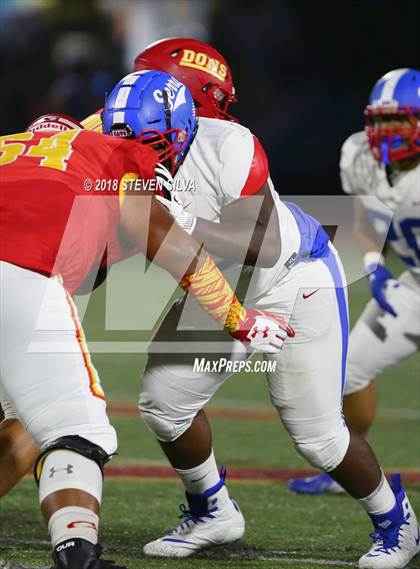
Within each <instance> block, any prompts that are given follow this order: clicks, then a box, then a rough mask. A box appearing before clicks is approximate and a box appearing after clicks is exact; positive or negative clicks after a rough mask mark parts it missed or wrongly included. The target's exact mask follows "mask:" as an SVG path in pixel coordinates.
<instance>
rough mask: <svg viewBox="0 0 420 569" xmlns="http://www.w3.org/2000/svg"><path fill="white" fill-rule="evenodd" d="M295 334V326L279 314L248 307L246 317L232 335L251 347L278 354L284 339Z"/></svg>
mask: <svg viewBox="0 0 420 569" xmlns="http://www.w3.org/2000/svg"><path fill="white" fill-rule="evenodd" d="M294 335H295V331H294V330H293V328H292V327H291V326H290V325H289V324H287V322H286V321H285V320H283V318H282V317H281V316H279V315H278V314H274V313H273V312H268V311H265V310H255V309H253V308H247V310H246V318H245V320H244V322H242V324H241V327H240V328H239V329H238V330H236V331H235V332H232V336H233V337H234V338H236V339H237V340H240V341H241V342H243V343H245V344H249V346H250V347H251V348H253V349H254V350H257V351H259V352H264V353H266V354H276V353H277V352H279V351H280V350H281V349H282V347H283V342H284V340H285V339H286V338H287V337H288V336H290V337H291V338H292V337H293V336H294Z"/></svg>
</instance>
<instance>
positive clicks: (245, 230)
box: [193, 218, 281, 267]
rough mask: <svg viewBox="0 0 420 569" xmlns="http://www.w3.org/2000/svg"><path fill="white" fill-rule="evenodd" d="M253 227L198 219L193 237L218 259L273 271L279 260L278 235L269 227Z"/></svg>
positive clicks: (248, 224)
mask: <svg viewBox="0 0 420 569" xmlns="http://www.w3.org/2000/svg"><path fill="white" fill-rule="evenodd" d="M254 223H255V222H253V221H248V220H242V221H239V220H236V219H235V220H233V219H232V220H226V221H222V222H221V223H214V222H211V221H207V220H205V219H201V218H199V219H197V224H196V226H195V229H194V232H193V237H194V238H195V239H196V240H197V241H199V242H200V243H204V246H205V247H206V249H207V250H208V251H209V252H210V253H211V254H213V255H217V256H218V257H222V258H224V259H232V260H233V261H237V262H240V263H243V264H245V265H251V266H255V265H257V266H259V267H272V266H273V265H275V263H276V262H277V260H278V258H279V256H280V250H281V244H280V236H279V232H277V231H276V229H275V227H272V226H270V224H269V226H268V227H267V226H264V225H263V224H261V223H259V222H257V223H256V224H255V225H254ZM272 225H273V224H272Z"/></svg>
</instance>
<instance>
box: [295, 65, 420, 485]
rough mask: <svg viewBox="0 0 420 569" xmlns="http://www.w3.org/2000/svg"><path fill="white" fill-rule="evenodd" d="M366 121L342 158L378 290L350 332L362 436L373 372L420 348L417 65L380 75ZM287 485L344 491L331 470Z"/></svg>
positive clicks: (351, 405) (350, 372)
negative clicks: (395, 271) (388, 258)
mask: <svg viewBox="0 0 420 569" xmlns="http://www.w3.org/2000/svg"><path fill="white" fill-rule="evenodd" d="M365 121H366V128H365V131H362V132H357V133H355V134H352V135H351V136H350V137H349V138H348V139H347V140H346V142H345V143H344V145H343V148H342V153H341V161H340V171H341V181H342V187H343V190H344V191H345V192H346V193H348V194H353V195H357V196H360V197H359V199H358V201H357V202H356V206H357V207H356V222H357V225H356V227H355V231H354V235H355V238H356V240H357V242H358V244H359V246H360V248H361V250H362V252H363V255H364V265H365V269H366V272H367V273H369V282H370V288H371V292H372V296H373V299H372V300H371V301H370V302H369V304H368V305H367V306H366V308H365V310H364V312H363V314H362V315H361V316H360V318H359V320H358V321H357V323H356V325H355V326H354V328H353V330H352V333H351V335H350V344H349V359H348V363H347V376H346V385H345V389H344V413H345V417H346V421H347V424H348V425H349V427H350V428H353V429H354V430H356V431H357V432H359V433H360V434H362V435H364V436H366V435H367V433H368V431H369V428H370V426H371V425H372V423H373V421H374V418H375V413H376V389H375V383H374V380H375V378H376V377H377V376H378V375H379V374H381V373H382V372H383V371H384V370H385V369H386V368H388V367H389V366H391V365H394V364H396V363H398V362H400V361H401V360H403V359H404V358H406V357H408V356H410V355H412V354H414V353H416V351H418V349H419V341H420V247H419V236H420V122H419V121H420V71H417V70H415V69H395V70H393V71H390V72H389V73H387V74H386V75H384V76H383V77H381V78H380V79H379V80H378V81H377V83H376V84H375V86H374V87H373V89H372V92H371V94H370V97H369V104H368V106H367V107H366V110H365ZM365 196H373V197H375V198H377V200H375V201H372V200H371V199H369V198H367V199H366V197H365ZM384 232H385V236H386V239H387V242H388V243H389V245H390V246H391V247H392V248H393V249H394V251H395V253H396V254H397V255H398V256H399V257H400V259H401V260H402V261H403V263H404V264H405V265H406V267H407V270H406V271H404V273H402V274H401V275H400V276H399V277H398V279H395V278H394V277H393V275H392V273H391V272H390V271H389V269H387V267H386V266H385V260H384V257H383V255H382V250H381V249H380V246H378V242H379V243H382V240H383V237H384ZM381 239H382V240H381ZM366 346H369V349H368V350H366ZM289 487H290V489H291V490H294V491H295V492H302V493H305V494H323V493H324V494H334V493H340V492H344V490H343V489H342V488H341V487H340V486H339V485H337V483H336V482H335V481H334V480H332V479H331V477H329V476H328V475H326V474H320V475H318V476H314V477H310V478H306V479H302V480H294V481H291V482H290V484H289Z"/></svg>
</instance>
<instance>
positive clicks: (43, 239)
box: [0, 130, 157, 293]
mask: <svg viewBox="0 0 420 569" xmlns="http://www.w3.org/2000/svg"><path fill="white" fill-rule="evenodd" d="M156 160H157V155H156V153H155V152H154V151H153V150H152V149H151V148H149V147H147V146H142V145H141V144H139V143H138V142H137V141H134V140H124V139H121V138H115V137H111V136H107V135H103V134H98V133H95V132H90V131H86V130H69V131H66V132H61V133H58V134H56V133H53V132H40V133H35V134H34V133H30V132H24V133H19V134H14V135H8V136H2V137H0V260H3V261H7V262H9V263H13V264H15V265H19V266H21V267H24V268H27V269H30V270H33V271H36V272H40V273H42V274H45V275H48V276H50V275H55V274H61V276H62V278H63V281H64V285H65V287H66V288H67V289H68V290H69V291H70V292H71V293H72V292H74V291H76V290H77V289H78V288H79V287H80V285H81V284H82V283H83V281H84V280H85V278H86V276H87V275H88V274H89V273H90V272H91V271H92V270H95V269H96V268H98V267H99V265H100V264H101V260H103V259H104V255H106V257H105V258H106V259H107V263H108V264H110V263H112V262H115V261H117V260H119V258H120V257H121V247H120V243H119V239H118V226H119V209H120V199H121V196H122V195H123V194H122V193H121V191H122V187H121V180H122V178H123V177H124V176H125V175H127V174H135V175H137V176H138V177H140V178H143V179H149V178H154V176H155V166H156ZM133 177H134V176H133ZM132 252H133V253H134V252H135V251H132Z"/></svg>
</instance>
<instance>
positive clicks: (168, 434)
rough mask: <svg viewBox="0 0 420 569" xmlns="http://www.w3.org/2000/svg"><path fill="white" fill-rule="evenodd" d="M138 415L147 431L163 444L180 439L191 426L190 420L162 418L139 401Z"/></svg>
mask: <svg viewBox="0 0 420 569" xmlns="http://www.w3.org/2000/svg"><path fill="white" fill-rule="evenodd" d="M139 410H140V415H141V416H142V419H143V421H144V422H145V424H146V427H147V428H148V429H149V431H150V432H151V433H152V434H153V435H154V436H155V437H156V438H157V439H158V440H159V441H162V442H163V443H171V442H173V441H175V440H176V439H177V438H178V437H180V436H181V435H182V434H183V433H184V432H185V431H186V430H187V429H188V428H189V427H190V425H191V423H192V421H193V420H192V419H185V421H179V420H178V421H176V420H171V418H170V417H168V416H166V417H164V416H163V415H161V414H160V413H159V412H158V411H156V410H155V409H149V408H147V407H146V406H145V405H144V404H142V402H141V400H140V402H139Z"/></svg>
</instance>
